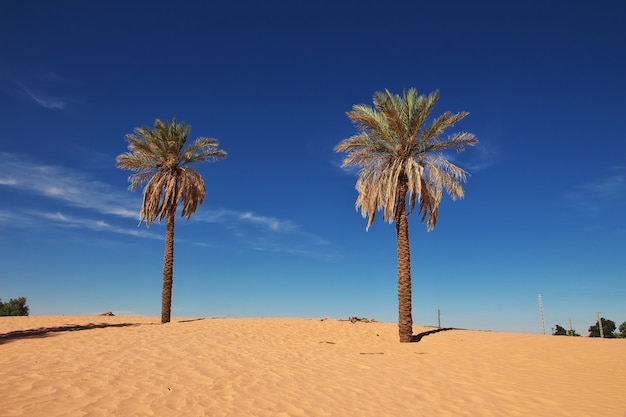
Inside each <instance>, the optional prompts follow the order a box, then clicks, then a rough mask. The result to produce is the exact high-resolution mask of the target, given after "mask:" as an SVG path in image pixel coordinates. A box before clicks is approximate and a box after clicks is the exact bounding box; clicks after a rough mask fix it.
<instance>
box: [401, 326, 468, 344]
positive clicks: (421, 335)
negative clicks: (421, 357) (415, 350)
mask: <svg viewBox="0 0 626 417" xmlns="http://www.w3.org/2000/svg"><path fill="white" fill-rule="evenodd" d="M448 330H458V329H457V328H455V327H440V328H437V329H433V330H428V331H426V332H422V333H418V334H414V335H413V336H411V343H418V342H419V341H421V340H422V338H424V337H425V336H428V335H431V334H434V333H439V332H447V331H448Z"/></svg>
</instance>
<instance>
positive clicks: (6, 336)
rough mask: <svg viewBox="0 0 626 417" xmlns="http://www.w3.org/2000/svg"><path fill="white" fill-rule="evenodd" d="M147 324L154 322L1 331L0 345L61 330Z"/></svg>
mask: <svg viewBox="0 0 626 417" xmlns="http://www.w3.org/2000/svg"><path fill="white" fill-rule="evenodd" d="M146 324H152V323H117V324H112V323H99V324H95V323H89V324H71V325H67V326H58V327H42V328H39V329H29V330H16V331H14V332H8V333H1V334H0V345H1V344H3V343H7V342H9V341H12V340H18V339H37V338H41V337H48V336H53V335H54V334H55V333H60V332H75V331H78V330H92V329H103V328H105V327H128V326H142V325H146Z"/></svg>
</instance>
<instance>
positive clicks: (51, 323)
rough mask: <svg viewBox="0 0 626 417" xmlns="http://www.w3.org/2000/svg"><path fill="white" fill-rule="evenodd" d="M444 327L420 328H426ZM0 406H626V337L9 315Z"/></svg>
mask: <svg viewBox="0 0 626 417" xmlns="http://www.w3.org/2000/svg"><path fill="white" fill-rule="evenodd" d="M429 330H433V329H432V328H427V327H417V326H416V328H415V332H416V333H422V332H427V331H429ZM0 370H1V371H0V372H1V374H0V416H2V417H9V416H28V417H38V416H42V417H44V416H45V417H54V416H90V417H91V416H168V417H169V416H216V417H219V416H258V417H263V416H285V417H286V416H319V417H330V416H333V417H335V416H336V417H350V416H355V417H356V416H359V417H366V416H377V417H378V416H396V417H402V416H437V417H440V416H455V417H456V416H507V417H510V416H525V417H526V416H534V417H541V416H546V417H556V416H593V417H603V416H606V417H609V416H610V417H615V416H626V409H625V408H624V405H623V399H624V397H625V396H626V340H608V339H590V338H586V337H577V338H573V337H556V336H542V335H525V334H514V333H495V332H480V331H468V330H448V331H441V332H437V333H432V334H429V335H427V336H425V337H423V338H422V339H421V341H420V342H418V343H410V344H400V343H399V342H398V336H397V326H396V325H395V324H391V323H376V322H375V323H361V322H357V323H350V322H348V321H339V320H334V319H325V320H321V319H284V318H255V319H252V318H251V319H242V318H219V319H208V318H207V319H201V320H198V319H175V320H173V322H172V323H169V324H166V325H161V324H158V318H145V317H102V316H89V317H85V316H54V317H43V316H31V317H2V318H0Z"/></svg>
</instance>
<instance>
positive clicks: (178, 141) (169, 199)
mask: <svg viewBox="0 0 626 417" xmlns="http://www.w3.org/2000/svg"><path fill="white" fill-rule="evenodd" d="M190 131H191V127H190V126H187V125H185V123H184V122H182V123H180V124H177V123H176V118H174V119H173V120H172V123H171V124H170V123H168V122H165V123H163V122H161V121H160V120H158V119H157V120H156V121H155V123H154V128H153V129H152V128H148V127H138V128H136V129H135V130H134V134H128V135H126V140H127V141H128V149H129V151H130V152H126V153H124V154H122V155H119V156H118V157H117V166H118V167H119V168H124V169H129V170H132V171H136V173H134V174H132V175H130V176H129V177H128V180H129V181H130V186H129V188H130V190H131V191H134V190H136V189H137V188H138V187H139V186H141V185H142V184H143V183H145V182H146V181H147V184H146V187H145V188H144V193H143V204H142V206H141V211H140V218H141V220H140V221H145V222H146V225H148V226H150V224H151V223H152V222H154V221H155V220H156V219H157V218H158V220H159V221H161V220H163V219H164V218H166V217H167V215H168V214H171V213H173V212H175V211H176V209H177V207H178V203H179V202H182V211H181V216H183V217H187V219H189V218H190V217H191V215H192V214H193V213H195V211H196V209H197V208H198V206H199V205H200V204H202V203H203V201H204V197H205V196H206V188H205V186H204V181H203V179H202V176H201V175H200V174H199V173H198V172H197V171H196V170H195V169H193V168H191V167H189V166H188V165H189V164H191V163H194V162H205V161H215V160H217V159H222V158H225V157H226V152H224V151H223V150H221V149H217V146H218V142H217V140H216V139H211V138H198V139H196V141H195V142H193V143H192V144H190V145H189V146H187V147H186V148H185V144H186V142H187V138H188V137H189V133H190Z"/></svg>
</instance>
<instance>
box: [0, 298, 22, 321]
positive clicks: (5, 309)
mask: <svg viewBox="0 0 626 417" xmlns="http://www.w3.org/2000/svg"><path fill="white" fill-rule="evenodd" d="M0 316H28V306H27V305H26V297H20V298H15V299H13V298H11V299H10V300H9V301H7V302H6V303H3V302H2V299H0Z"/></svg>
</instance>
